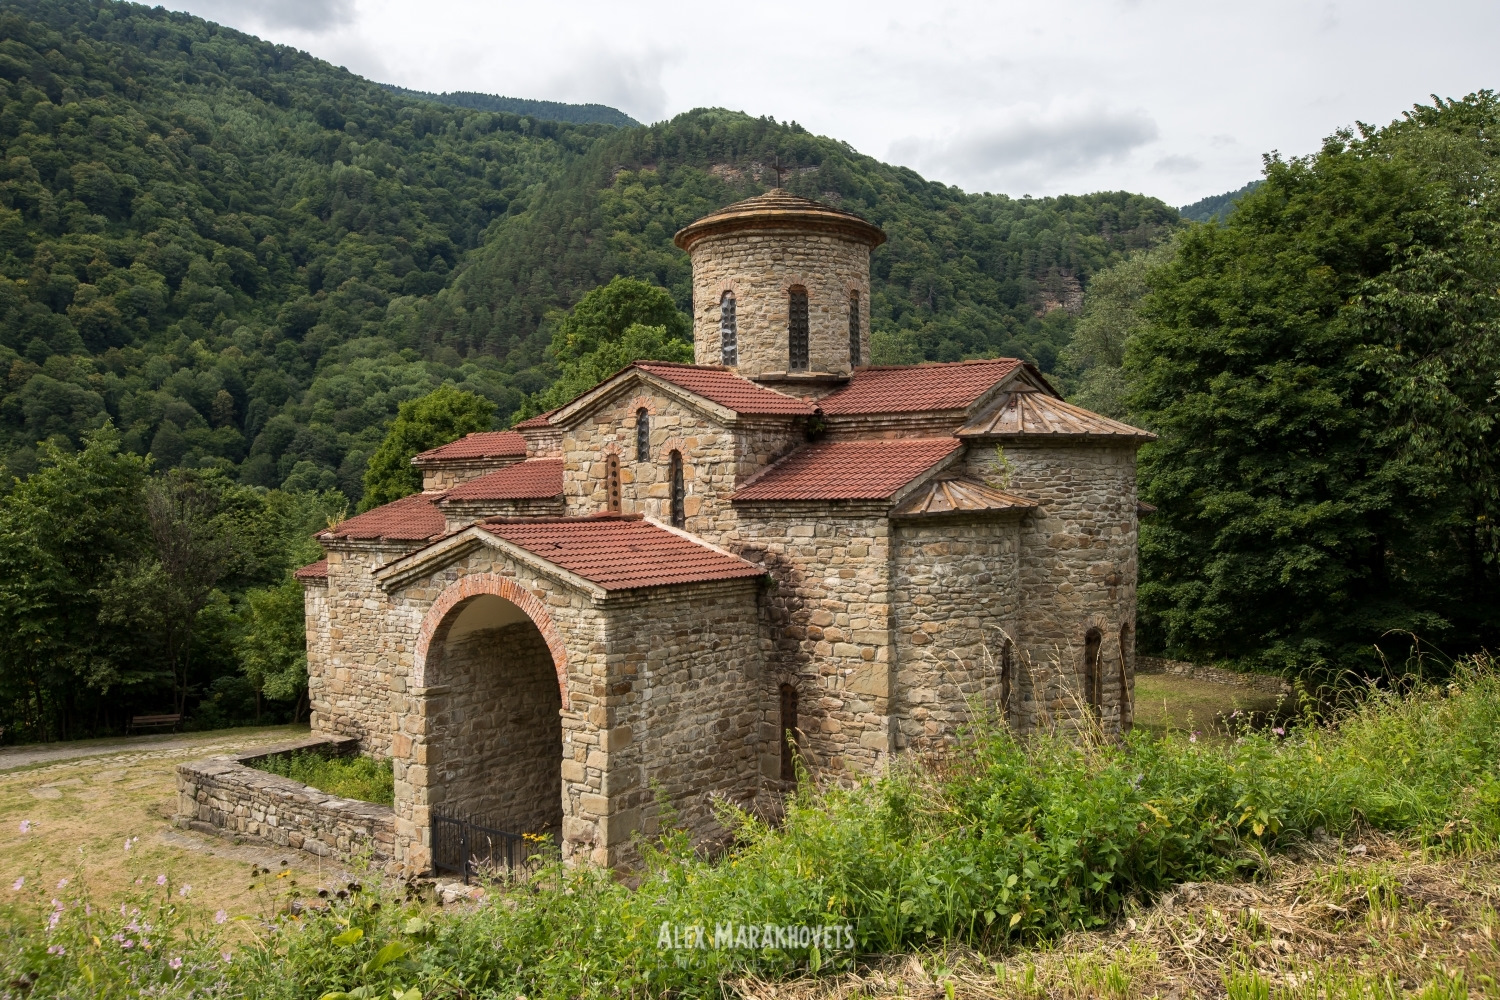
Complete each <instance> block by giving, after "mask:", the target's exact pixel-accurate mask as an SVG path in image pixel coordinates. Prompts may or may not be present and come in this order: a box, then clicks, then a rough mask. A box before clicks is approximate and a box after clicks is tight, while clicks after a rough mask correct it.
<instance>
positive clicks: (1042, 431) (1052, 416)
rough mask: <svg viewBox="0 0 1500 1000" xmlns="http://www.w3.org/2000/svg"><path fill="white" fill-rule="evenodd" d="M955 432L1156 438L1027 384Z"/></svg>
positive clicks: (991, 435)
mask: <svg viewBox="0 0 1500 1000" xmlns="http://www.w3.org/2000/svg"><path fill="white" fill-rule="evenodd" d="M958 434H959V436H960V437H1004V436H1012V435H1014V436H1042V437H1064V436H1083V437H1106V438H1113V439H1115V440H1122V439H1127V438H1133V439H1136V440H1140V441H1151V440H1155V438H1156V435H1155V434H1152V433H1151V432H1150V431H1143V430H1141V429H1140V428H1139V427H1132V426H1130V425H1129V424H1124V423H1121V422H1120V421H1118V420H1111V419H1110V418H1109V417H1104V416H1100V415H1099V414H1097V413H1092V412H1090V411H1088V410H1085V409H1084V408H1083V407H1081V406H1074V405H1073V404H1072V403H1069V402H1066V401H1064V400H1061V399H1057V398H1056V397H1054V396H1050V395H1048V394H1047V393H1045V392H1039V391H1037V390H1035V389H1032V388H1030V387H1029V386H1028V387H1025V388H1018V389H1016V390H1015V391H1013V392H1009V393H1006V394H1005V398H1003V399H1002V400H1001V401H1000V405H999V406H997V407H995V408H994V409H993V410H989V411H987V412H985V413H983V414H981V415H980V416H978V417H975V418H974V419H973V420H971V421H969V422H968V423H967V424H964V425H963V427H961V428H959V430H958Z"/></svg>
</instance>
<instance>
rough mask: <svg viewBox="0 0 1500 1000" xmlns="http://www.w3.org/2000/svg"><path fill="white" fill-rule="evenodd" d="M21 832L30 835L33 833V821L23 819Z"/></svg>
mask: <svg viewBox="0 0 1500 1000" xmlns="http://www.w3.org/2000/svg"><path fill="white" fill-rule="evenodd" d="M21 832H22V833H30V832H31V820H29V819H23V820H21Z"/></svg>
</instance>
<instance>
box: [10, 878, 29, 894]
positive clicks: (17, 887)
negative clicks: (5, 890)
mask: <svg viewBox="0 0 1500 1000" xmlns="http://www.w3.org/2000/svg"><path fill="white" fill-rule="evenodd" d="M25 884H26V876H25V875H22V876H21V877H20V878H18V879H16V880H15V881H14V882H12V883H11V884H10V891H11V892H20V891H21V886H23V885H25Z"/></svg>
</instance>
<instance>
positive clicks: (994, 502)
mask: <svg viewBox="0 0 1500 1000" xmlns="http://www.w3.org/2000/svg"><path fill="white" fill-rule="evenodd" d="M1036 506H1037V502H1036V501H1035V500H1031V499H1029V498H1027V497H1023V496H1020V495H1019V494H1016V493H1007V492H1006V491H1005V490H998V489H996V488H995V487H993V486H988V485H986V484H984V483H981V482H979V481H978V480H975V479H935V480H933V481H932V482H930V483H927V484H926V485H925V486H923V487H922V488H921V489H919V490H917V492H915V493H913V494H912V495H911V496H910V497H908V498H907V499H906V500H905V501H903V502H902V504H901V506H899V507H897V508H896V509H895V510H894V511H892V512H891V513H892V514H894V515H897V516H914V515H920V514H958V513H963V512H967V511H985V510H1031V509H1032V508H1034V507H1036Z"/></svg>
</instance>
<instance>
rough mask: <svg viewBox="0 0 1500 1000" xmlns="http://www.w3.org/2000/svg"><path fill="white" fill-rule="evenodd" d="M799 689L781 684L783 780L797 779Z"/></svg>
mask: <svg viewBox="0 0 1500 1000" xmlns="http://www.w3.org/2000/svg"><path fill="white" fill-rule="evenodd" d="M796 747H797V689H796V688H795V687H793V686H792V685H791V684H783V685H781V780H782V781H796V780H797V753H796Z"/></svg>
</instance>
